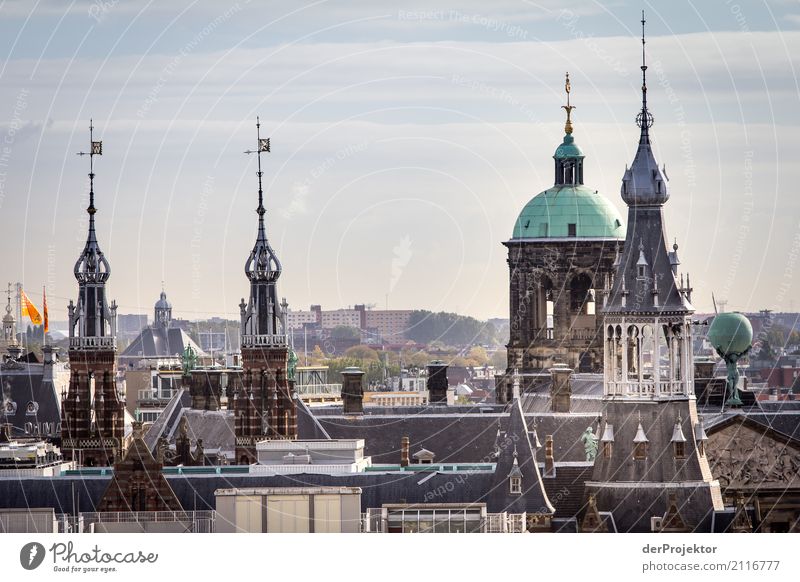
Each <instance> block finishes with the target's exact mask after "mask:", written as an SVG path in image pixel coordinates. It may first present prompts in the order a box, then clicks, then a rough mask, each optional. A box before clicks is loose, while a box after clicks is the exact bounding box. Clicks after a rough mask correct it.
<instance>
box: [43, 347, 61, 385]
mask: <svg viewBox="0 0 800 582" xmlns="http://www.w3.org/2000/svg"><path fill="white" fill-rule="evenodd" d="M57 352H58V348H57V347H55V346H50V345H45V346H42V355H43V356H44V366H42V370H43V376H42V381H44V382H53V381H55V377H56V367H55V364H56V353H57Z"/></svg>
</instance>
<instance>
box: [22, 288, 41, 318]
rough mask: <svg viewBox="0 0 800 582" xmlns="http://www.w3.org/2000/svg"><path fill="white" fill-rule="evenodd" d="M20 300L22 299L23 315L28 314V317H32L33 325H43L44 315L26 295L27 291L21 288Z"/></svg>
mask: <svg viewBox="0 0 800 582" xmlns="http://www.w3.org/2000/svg"><path fill="white" fill-rule="evenodd" d="M19 300H20V306H21V308H22V316H23V317H25V316H26V315H27V316H28V317H30V319H31V323H32V324H33V325H41V324H42V316H41V314H40V313H39V310H38V309H36V306H35V305H34V304H33V303H31V300H30V299H28V296H27V295H25V291H22V290H20V293H19Z"/></svg>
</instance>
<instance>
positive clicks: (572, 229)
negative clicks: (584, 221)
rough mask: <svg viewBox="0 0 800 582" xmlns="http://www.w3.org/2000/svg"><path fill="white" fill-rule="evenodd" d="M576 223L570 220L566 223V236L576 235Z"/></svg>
mask: <svg viewBox="0 0 800 582" xmlns="http://www.w3.org/2000/svg"><path fill="white" fill-rule="evenodd" d="M577 226H578V225H577V224H575V223H573V222H570V223H569V224H568V225H567V236H578V228H577Z"/></svg>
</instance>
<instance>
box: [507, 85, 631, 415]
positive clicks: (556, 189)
mask: <svg viewBox="0 0 800 582" xmlns="http://www.w3.org/2000/svg"><path fill="white" fill-rule="evenodd" d="M565 89H566V91H567V105H564V106H563V108H564V109H565V110H566V112H567V122H566V125H565V127H564V132H565V133H564V140H563V141H562V143H561V144H560V145H559V146H558V147H557V148H556V151H555V154H554V155H553V159H554V161H555V183H554V185H553V187H552V188H549V189H547V190H545V191H544V192H541V193H540V194H537V195H536V196H534V197H533V198H532V199H531V200H530V202H528V203H527V204H526V205H525V207H524V208H523V209H522V212H520V215H519V218H517V221H516V223H515V225H514V233H513V236H512V237H511V240H509V241H506V242H505V243H503V244H504V245H505V246H506V247H507V248H508V267H509V295H510V297H509V306H510V339H509V343H508V368H507V370H506V373H505V374H504V375H503V376H500V377H498V383H497V399H498V401H500V402H507V401H508V400H509V399H510V398H511V393H512V377H513V374H514V370H517V371H518V372H519V375H520V379H521V383H522V386H521V389H522V391H523V392H524V391H525V390H528V389H530V387H531V385H532V384H533V383H534V382H535V378H536V376H534V374H535V373H544V374H542V376H543V377H545V378H547V377H548V376H547V374H546V373H545V372H546V370H547V369H548V368H550V367H552V366H553V365H554V364H556V363H563V364H566V365H567V366H569V367H570V368H572V369H576V370H580V371H600V369H601V368H602V355H603V346H602V333H601V328H600V318H599V317H598V316H597V310H598V308H599V306H600V297H599V295H600V293H601V291H602V289H603V288H604V287H605V286H606V285H608V284H609V281H608V279H609V278H610V277H611V276H612V274H613V272H614V268H615V259H616V257H617V253H618V252H619V245H620V243H621V242H622V241H623V240H624V238H625V225H624V224H623V223H622V218H621V216H620V214H619V212H618V211H617V209H616V208H615V207H614V205H613V204H612V203H611V202H610V201H609V200H608V199H607V198H605V197H604V196H602V195H601V194H599V193H598V192H597V190H595V189H594V188H590V187H588V186H586V185H585V184H584V158H585V156H584V154H583V151H582V150H581V148H580V147H578V145H577V144H576V143H575V137H574V136H573V134H572V133H573V126H572V119H571V113H572V110H573V109H574V106H573V105H570V103H569V95H570V91H571V87H570V82H569V75H567V81H566V86H565Z"/></svg>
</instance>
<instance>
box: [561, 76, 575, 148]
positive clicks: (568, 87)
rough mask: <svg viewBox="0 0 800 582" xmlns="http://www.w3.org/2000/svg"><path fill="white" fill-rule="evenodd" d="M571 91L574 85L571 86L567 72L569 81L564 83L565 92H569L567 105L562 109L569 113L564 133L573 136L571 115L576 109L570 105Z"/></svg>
mask: <svg viewBox="0 0 800 582" xmlns="http://www.w3.org/2000/svg"><path fill="white" fill-rule="evenodd" d="M571 89H572V85H570V84H569V72H567V80H566V82H565V83H564V91H566V92H567V104H566V105H562V106H561V108H562V109H564V110H565V111H566V112H567V123H566V124H564V131H565V132H566V133H567V134H572V119H571V114H572V110H573V109H575V106H574V105H570V104H569V92H570V90H571Z"/></svg>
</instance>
